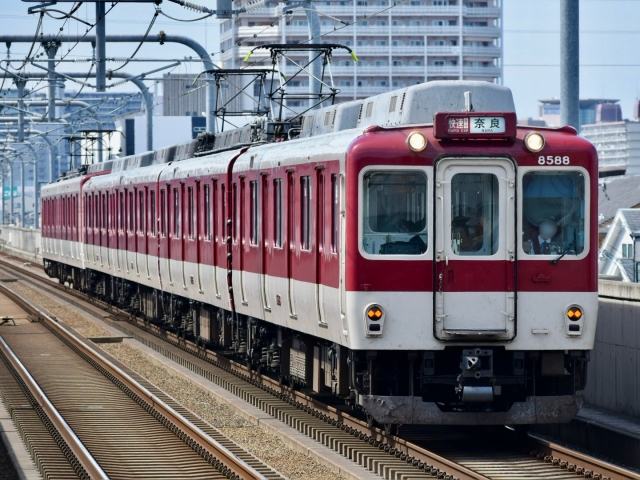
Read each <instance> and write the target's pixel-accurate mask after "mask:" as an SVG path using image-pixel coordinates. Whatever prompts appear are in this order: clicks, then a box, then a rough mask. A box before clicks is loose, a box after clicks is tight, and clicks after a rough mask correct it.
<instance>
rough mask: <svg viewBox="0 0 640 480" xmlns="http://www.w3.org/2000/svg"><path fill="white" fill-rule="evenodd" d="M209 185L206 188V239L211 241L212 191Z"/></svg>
mask: <svg viewBox="0 0 640 480" xmlns="http://www.w3.org/2000/svg"><path fill="white" fill-rule="evenodd" d="M210 188H211V187H209V185H205V186H204V239H205V240H211V191H210Z"/></svg>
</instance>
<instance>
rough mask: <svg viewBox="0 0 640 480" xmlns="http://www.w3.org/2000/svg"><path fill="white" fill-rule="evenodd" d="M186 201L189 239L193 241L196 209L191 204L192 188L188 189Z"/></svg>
mask: <svg viewBox="0 0 640 480" xmlns="http://www.w3.org/2000/svg"><path fill="white" fill-rule="evenodd" d="M187 194H188V198H187V201H188V202H189V205H187V211H188V214H189V239H190V240H193V239H194V238H195V236H196V208H195V204H194V202H193V187H189V189H188V191H187Z"/></svg>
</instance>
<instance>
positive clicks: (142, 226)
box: [138, 187, 146, 234]
mask: <svg viewBox="0 0 640 480" xmlns="http://www.w3.org/2000/svg"><path fill="white" fill-rule="evenodd" d="M145 189H146V187H145ZM144 193H145V192H144V191H143V190H140V191H139V192H138V197H139V199H138V203H139V205H140V208H139V209H138V215H139V218H140V220H139V221H138V233H141V234H144V233H145V231H146V228H145V227H146V223H145V216H144V214H145V211H146V209H145V208H144V197H145V195H144Z"/></svg>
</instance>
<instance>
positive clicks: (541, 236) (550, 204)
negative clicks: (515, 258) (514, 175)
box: [522, 171, 585, 255]
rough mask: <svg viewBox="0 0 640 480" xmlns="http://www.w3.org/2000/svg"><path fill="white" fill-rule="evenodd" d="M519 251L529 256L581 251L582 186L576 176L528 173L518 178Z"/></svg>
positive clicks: (582, 178) (572, 173)
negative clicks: (520, 247) (519, 193)
mask: <svg viewBox="0 0 640 480" xmlns="http://www.w3.org/2000/svg"><path fill="white" fill-rule="evenodd" d="M522 191H523V201H522V213H523V215H522V217H523V218H522V230H523V231H522V248H523V249H524V251H525V253H528V254H529V255H558V254H561V253H564V252H566V253H567V254H569V255H571V254H575V255H579V254H580V253H582V251H583V250H584V240H585V231H584V210H585V205H584V202H585V182H584V176H583V175H582V173H580V172H568V171H547V172H529V173H527V174H525V175H524V177H523V178H522Z"/></svg>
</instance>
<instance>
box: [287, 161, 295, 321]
mask: <svg viewBox="0 0 640 480" xmlns="http://www.w3.org/2000/svg"><path fill="white" fill-rule="evenodd" d="M295 197H296V196H295V178H294V176H293V172H288V173H287V245H286V249H287V297H288V301H289V315H291V316H292V317H295V316H296V306H295V303H294V279H293V259H294V258H295V248H296V243H295V242H296V238H295V233H296V231H295V212H296V208H295V205H296V204H295Z"/></svg>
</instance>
